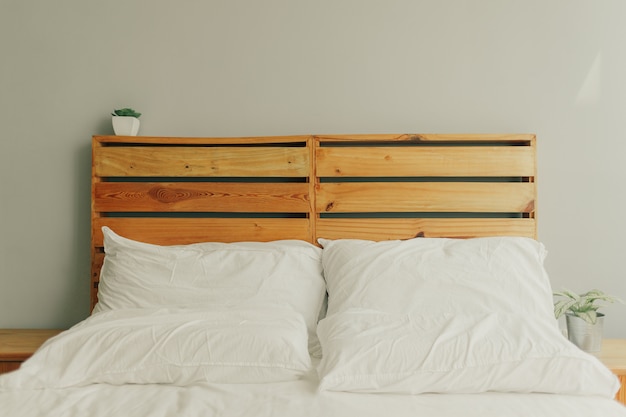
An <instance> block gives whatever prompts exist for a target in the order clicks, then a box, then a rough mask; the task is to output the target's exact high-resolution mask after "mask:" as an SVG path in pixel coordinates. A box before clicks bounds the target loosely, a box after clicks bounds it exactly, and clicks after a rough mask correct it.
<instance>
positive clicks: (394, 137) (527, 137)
mask: <svg viewBox="0 0 626 417" xmlns="http://www.w3.org/2000/svg"><path fill="white" fill-rule="evenodd" d="M314 137H315V138H316V139H317V140H319V141H320V142H367V141H372V142H415V143H422V142H428V143H430V142H509V143H527V142H528V143H530V145H531V146H534V142H535V139H536V138H535V135H534V134H527V133H522V134H517V133H515V134H508V133H507V134H500V133H484V134H483V133H471V134H467V133H450V134H430V133H427V134H423V133H404V134H388V133H387V134H385V133H383V134H381V133H375V134H356V135H354V134H350V135H315V136H314Z"/></svg>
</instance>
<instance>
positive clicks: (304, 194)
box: [93, 182, 310, 213]
mask: <svg viewBox="0 0 626 417" xmlns="http://www.w3.org/2000/svg"><path fill="white" fill-rule="evenodd" d="M94 187H95V188H94V190H93V193H94V205H95V210H96V211H99V212H106V211H109V212H110V211H113V212H115V211H126V212H232V213H241V212H270V213H271V212H274V213H308V212H309V210H310V205H309V196H308V194H309V186H308V184H306V183H215V182H203V183H154V182H150V183H145V182H144V183H134V182H132V183H128V182H122V183H119V182H100V183H97V184H95V185H94Z"/></svg>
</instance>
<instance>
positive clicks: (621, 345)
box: [596, 339, 626, 405]
mask: <svg viewBox="0 0 626 417" xmlns="http://www.w3.org/2000/svg"><path fill="white" fill-rule="evenodd" d="M596 356H597V357H598V359H600V361H602V363H603V364H604V365H605V366H606V367H607V368H609V369H610V370H611V372H613V373H614V374H615V375H616V376H617V377H618V379H619V382H620V385H621V387H620V390H619V391H618V392H617V394H616V395H615V399H616V400H617V401H619V402H621V403H622V404H624V405H626V339H604V340H603V341H602V350H601V351H600V353H598V354H597V355H596Z"/></svg>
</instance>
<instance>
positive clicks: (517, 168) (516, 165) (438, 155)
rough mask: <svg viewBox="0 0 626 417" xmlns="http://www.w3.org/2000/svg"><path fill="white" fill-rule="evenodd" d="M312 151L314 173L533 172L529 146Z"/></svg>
mask: <svg viewBox="0 0 626 417" xmlns="http://www.w3.org/2000/svg"><path fill="white" fill-rule="evenodd" d="M316 153H317V176H318V177H362V176H394V177H416V176H442V177H445V176H476V177H479V176H492V177H493V176H500V177H503V176H507V177H516V176H517V177H532V176H534V175H535V165H534V149H533V148H531V147H529V146H496V147H492V146H490V147H472V148H470V147H371V148H354V147H328V148H318V149H317V151H316Z"/></svg>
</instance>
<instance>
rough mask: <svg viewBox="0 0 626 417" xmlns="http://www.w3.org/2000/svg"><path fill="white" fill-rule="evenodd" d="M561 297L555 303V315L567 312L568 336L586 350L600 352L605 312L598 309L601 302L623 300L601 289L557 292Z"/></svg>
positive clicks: (556, 294) (558, 316)
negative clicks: (580, 292) (580, 291)
mask: <svg viewBox="0 0 626 417" xmlns="http://www.w3.org/2000/svg"><path fill="white" fill-rule="evenodd" d="M554 296H555V297H559V298H560V299H559V300H558V301H556V302H555V303H554V315H555V317H556V318H557V319H558V318H560V317H561V316H563V315H564V314H565V319H566V325H567V337H568V339H569V340H570V341H571V342H572V343H574V344H575V345H576V346H578V347H579V348H581V349H582V350H584V351H585V352H599V351H600V349H601V347H602V331H603V327H604V314H603V313H599V312H598V310H599V309H600V308H601V307H603V304H599V302H607V303H614V302H616V301H617V302H621V300H619V299H618V298H616V297H612V296H610V295H607V294H605V293H604V292H602V291H600V290H591V291H587V292H586V293H583V294H576V293H574V292H572V291H569V290H563V291H561V292H555V293H554Z"/></svg>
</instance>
